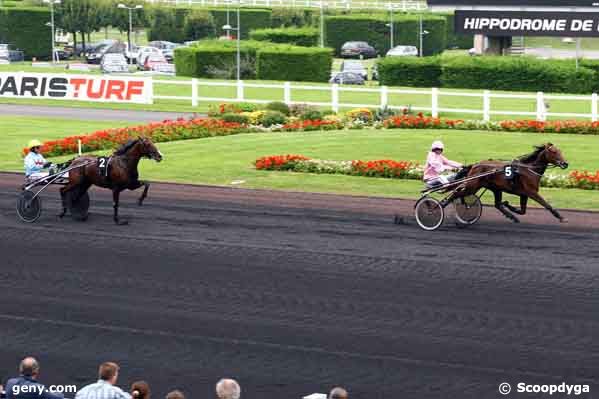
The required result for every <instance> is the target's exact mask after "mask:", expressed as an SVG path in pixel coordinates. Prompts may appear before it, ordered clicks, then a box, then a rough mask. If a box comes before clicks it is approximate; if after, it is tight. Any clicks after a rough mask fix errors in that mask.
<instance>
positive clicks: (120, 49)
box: [85, 39, 127, 64]
mask: <svg viewBox="0 0 599 399" xmlns="http://www.w3.org/2000/svg"><path fill="white" fill-rule="evenodd" d="M126 49H127V46H126V45H125V43H123V42H121V41H120V40H110V39H109V40H103V41H101V42H100V43H99V44H98V45H97V46H95V47H94V48H92V49H91V50H89V52H87V53H85V60H86V61H87V62H88V63H89V64H99V63H100V62H101V61H102V58H103V57H104V54H123V55H125V52H126Z"/></svg>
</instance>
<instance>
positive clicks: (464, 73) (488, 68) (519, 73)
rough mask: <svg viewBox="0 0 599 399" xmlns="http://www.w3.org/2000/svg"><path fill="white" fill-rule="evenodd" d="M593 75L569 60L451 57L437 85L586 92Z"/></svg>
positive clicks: (594, 76) (590, 88) (591, 88)
mask: <svg viewBox="0 0 599 399" xmlns="http://www.w3.org/2000/svg"><path fill="white" fill-rule="evenodd" d="M595 79H596V75H595V72H594V71H593V70H591V69H588V68H584V67H582V68H579V69H578V70H576V67H575V65H574V63H573V62H571V61H561V60H555V61H551V60H540V59H536V58H530V57H469V56H464V57H453V58H450V59H448V60H447V61H446V62H445V63H444V65H443V73H442V75H441V84H442V86H444V87H455V88H463V89H489V90H513V91H543V92H548V93H552V92H553V93H590V92H591V91H592V90H593V88H594V87H596V85H597V84H596V83H595Z"/></svg>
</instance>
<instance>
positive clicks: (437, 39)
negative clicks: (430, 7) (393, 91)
mask: <svg viewBox="0 0 599 399" xmlns="http://www.w3.org/2000/svg"><path fill="white" fill-rule="evenodd" d="M324 22H325V42H326V45H327V46H328V47H332V48H334V49H335V54H336V55H339V54H340V52H341V46H342V45H343V43H345V42H348V41H366V42H368V43H369V44H370V45H372V46H373V47H374V48H375V49H376V50H377V51H378V52H379V54H381V55H384V54H385V53H386V52H387V51H388V50H389V48H390V37H389V34H390V32H389V31H390V29H389V27H388V26H387V24H388V23H389V17H388V16H386V15H345V16H329V17H325V21H324ZM446 23H447V22H446V19H445V17H441V16H435V15H432V14H425V15H423V29H424V30H426V31H428V32H429V34H428V35H426V36H424V43H423V47H424V55H436V54H439V53H441V52H442V51H443V50H445V48H446V47H447V34H446ZM418 29H419V16H418V15H413V14H403V15H395V16H394V40H393V41H394V43H395V44H396V45H400V44H401V45H411V46H416V47H419V38H418Z"/></svg>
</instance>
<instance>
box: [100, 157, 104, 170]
mask: <svg viewBox="0 0 599 399" xmlns="http://www.w3.org/2000/svg"><path fill="white" fill-rule="evenodd" d="M99 162H100V165H99V166H100V169H104V168H105V167H106V158H100V159H99Z"/></svg>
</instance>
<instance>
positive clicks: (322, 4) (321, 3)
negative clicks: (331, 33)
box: [320, 0, 324, 47]
mask: <svg viewBox="0 0 599 399" xmlns="http://www.w3.org/2000/svg"><path fill="white" fill-rule="evenodd" d="M320 47H324V0H320Z"/></svg>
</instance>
